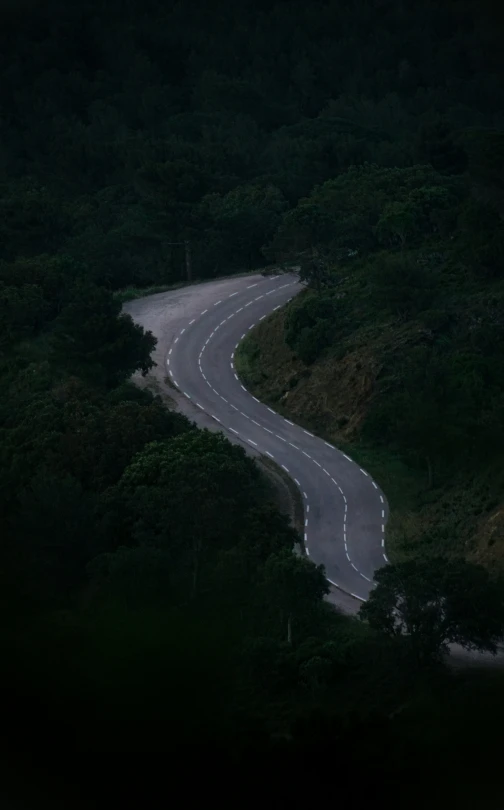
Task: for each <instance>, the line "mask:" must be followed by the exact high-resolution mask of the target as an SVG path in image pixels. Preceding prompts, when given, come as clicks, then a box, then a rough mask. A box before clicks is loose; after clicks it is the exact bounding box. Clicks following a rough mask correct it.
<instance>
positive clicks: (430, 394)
mask: <svg viewBox="0 0 504 810" xmlns="http://www.w3.org/2000/svg"><path fill="white" fill-rule="evenodd" d="M0 14H1V20H0V88H1V89H0V94H1V118H0V380H1V384H2V401H1V403H0V514H1V517H0V534H1V537H2V549H1V560H0V562H1V566H0V585H1V588H0V599H1V600H2V606H3V611H2V614H1V615H2V620H1V631H2V635H1V639H2V645H3V660H4V666H3V670H2V678H3V680H4V690H5V693H8V690H12V693H14V691H15V692H16V694H17V695H19V699H18V700H17V701H14V702H13V704H12V706H11V709H12V716H7V717H4V723H5V724H7V728H8V730H9V731H8V733H10V734H12V735H14V738H15V739H16V741H17V742H18V743H19V745H21V746H23V750H25V746H26V739H25V738H26V729H25V728H24V726H22V725H21V726H20V724H19V717H20V716H21V715H22V716H24V717H29V718H30V721H31V722H30V737H31V739H32V740H33V742H34V745H43V744H44V745H45V744H46V727H47V720H46V713H47V714H48V715H49V716H50V717H51V723H50V725H51V729H52V732H53V734H54V735H55V736H56V737H58V738H59V741H60V743H61V745H62V746H65V747H66V748H67V750H71V751H73V750H84V751H89V750H97V749H98V750H103V751H137V750H141V751H160V750H161V751H165V750H172V749H173V748H175V747H177V748H178V747H179V746H181V745H189V744H192V745H194V744H195V743H196V744H197V745H201V746H203V745H204V744H205V743H208V744H209V743H212V745H216V744H217V743H222V744H223V745H226V746H227V750H228V751H229V750H234V751H238V752H239V751H241V750H242V749H243V747H244V746H245V745H247V746H248V747H249V749H254V750H257V749H259V748H263V749H264V750H266V751H272V752H273V753H274V754H275V755H278V754H279V753H282V751H283V752H284V753H285V751H287V753H288V755H289V756H290V757H292V756H293V755H294V754H295V753H296V751H299V750H301V749H302V746H303V745H306V746H308V747H310V746H313V747H314V749H316V748H317V745H320V746H327V745H330V746H331V747H332V748H331V750H332V751H333V752H334V753H335V755H336V756H337V755H339V756H343V754H344V751H345V749H348V750H350V759H352V757H353V756H354V754H355V752H356V751H358V750H362V749H361V745H362V740H363V739H365V740H366V747H365V750H364V756H365V757H366V758H367V759H369V760H370V761H371V760H374V759H375V758H376V756H377V752H378V751H381V752H383V757H385V756H387V755H388V756H389V757H390V758H391V759H393V761H394V765H395V768H396V769H397V770H398V771H400V770H401V768H402V767H404V768H406V767H407V764H408V762H409V761H410V759H409V758H410V757H411V756H413V754H412V752H417V753H418V752H420V754H422V753H423V752H424V751H425V750H426V749H427V748H431V749H432V748H434V749H436V746H437V745H438V742H437V739H438V738H437V737H436V733H435V732H436V729H435V725H436V723H434V725H433V731H432V732H431V731H430V730H429V731H428V730H426V728H425V727H424V725H423V722H424V718H425V717H427V718H431V719H433V720H434V719H435V718H436V717H438V718H439V716H440V715H441V713H442V712H443V711H445V712H446V716H447V718H449V719H450V722H452V721H453V716H455V717H456V714H457V706H459V705H465V704H466V703H469V704H470V703H471V700H470V699H469V698H468V697H467V695H468V694H470V695H473V702H472V705H471V711H472V714H471V712H469V711H468V712H466V715H465V729H466V731H467V729H468V728H469V727H470V725H471V723H473V724H474V725H475V726H476V722H477V718H479V716H480V710H479V709H480V706H485V699H486V695H481V694H479V693H477V692H476V693H475V692H474V690H473V688H472V686H471V684H467V683H466V682H465V681H464V680H463V679H462V680H461V681H454V679H453V678H451V677H450V676H448V675H447V674H446V673H443V672H438V670H434V672H433V671H431V670H429V671H428V674H425V672H422V674H419V673H418V661H417V658H416V655H415V654H413V655H412V653H411V649H410V646H408V644H403V643H402V642H403V640H404V639H403V638H402V635H401V636H400V637H399V638H396V637H393V638H391V639H388V638H386V634H385V637H384V635H383V630H384V629H385V630H386V628H384V627H383V626H381V625H380V622H377V623H376V627H378V629H377V630H376V631H374V630H373V629H372V628H371V629H369V628H368V627H367V626H365V625H364V624H362V623H358V622H354V621H350V620H348V619H344V618H342V617H340V616H339V615H338V614H337V613H335V611H333V610H332V609H331V608H330V607H329V606H328V605H327V604H326V603H325V602H324V601H323V596H324V594H325V593H326V590H327V587H326V583H325V580H324V576H323V571H321V570H320V569H318V568H316V567H315V566H314V565H312V564H311V563H310V562H309V561H308V560H306V559H304V558H302V557H299V556H297V555H296V554H294V553H293V548H294V545H295V542H296V539H297V537H296V533H295V532H294V530H293V529H292V528H291V527H290V526H289V523H288V521H287V518H286V517H284V516H283V515H281V514H280V513H279V512H278V510H277V509H276V507H275V506H274V504H273V502H272V500H271V497H270V492H269V489H268V487H267V485H266V483H265V481H264V480H263V478H262V476H261V475H260V473H259V471H258V469H257V467H256V466H255V465H254V464H253V463H252V462H251V461H250V460H249V459H248V458H247V457H246V455H245V453H244V452H243V451H241V450H240V449H238V448H237V447H234V446H232V445H231V444H230V443H228V442H227V441H226V440H225V439H224V438H223V436H222V435H220V434H213V433H209V432H205V431H198V430H197V429H196V428H195V426H194V425H192V424H191V423H189V422H188V421H187V420H186V419H185V418H183V417H182V416H180V415H179V414H177V413H175V412H172V411H168V410H166V409H165V408H164V407H163V406H162V405H161V403H160V402H159V401H158V400H157V399H156V398H154V397H153V396H151V395H150V394H148V393H146V392H145V391H142V392H140V391H139V390H136V389H135V388H134V387H133V386H131V385H130V384H129V383H128V379H129V377H130V375H131V374H132V372H134V371H136V370H139V371H141V372H142V373H148V371H149V369H150V368H151V367H152V360H151V356H150V355H151V352H152V349H153V347H154V345H155V339H154V338H153V336H152V335H151V334H149V333H145V332H144V331H143V330H142V329H141V328H140V327H138V326H136V325H135V324H134V323H133V322H132V321H131V319H130V318H129V317H128V316H126V315H124V314H121V310H120V306H119V304H118V302H117V299H116V298H115V297H114V292H115V291H117V290H119V289H122V288H124V287H127V286H131V285H132V286H136V287H145V286H147V285H155V284H164V285H166V284H170V283H173V282H178V281H180V280H181V279H183V278H184V272H185V271H184V253H183V246H182V245H181V244H180V243H183V242H185V241H186V240H189V241H190V243H191V248H192V256H193V265H194V273H195V276H197V277H200V278H205V277H206V278H210V277H213V276H215V275H217V274H218V273H222V272H236V271H238V270H240V269H244V268H253V267H258V266H260V265H261V264H263V263H264V262H265V261H270V260H271V261H272V260H275V261H276V260H283V259H286V258H288V259H289V260H290V259H291V258H293V257H296V258H299V257H301V261H302V272H303V275H304V278H305V279H306V280H307V281H308V282H309V284H310V286H312V287H313V289H312V290H310V292H309V293H308V294H307V295H306V296H305V297H304V298H303V299H302V300H300V301H299V302H296V303H295V304H294V305H293V307H292V308H291V309H290V311H289V314H288V317H287V318H286V331H285V338H286V341H287V343H288V345H289V346H290V347H291V348H292V350H293V351H294V352H295V353H296V355H297V356H299V357H300V358H301V360H302V361H303V363H304V364H306V365H308V366H309V365H310V364H312V363H314V362H315V361H316V360H317V359H318V358H319V357H320V356H321V355H323V353H324V352H327V351H331V350H332V348H333V347H334V346H335V345H337V344H338V343H339V342H341V339H342V337H344V336H345V335H347V334H348V333H349V330H350V329H351V323H352V321H353V320H355V318H367V319H371V320H373V319H376V317H377V313H378V314H379V315H380V317H382V316H383V317H384V318H386V319H392V320H393V321H394V323H405V322H408V320H410V319H412V318H416V319H418V324H419V328H421V330H422V333H421V334H422V335H423V339H422V341H421V342H420V343H418V345H417V346H415V349H414V351H412V352H411V353H408V354H404V353H402V354H400V355H394V356H393V357H391V359H390V363H389V368H391V367H392V365H393V366H394V369H395V372H394V375H393V376H392V377H391V376H390V374H389V375H388V376H387V374H384V375H383V379H382V381H381V383H380V384H381V385H382V386H383V390H386V391H387V392H388V395H387V397H386V398H383V397H382V398H381V399H380V398H377V404H376V407H375V409H374V411H373V414H372V416H370V419H369V425H370V427H369V430H374V432H375V434H376V433H378V432H380V433H381V435H382V436H383V437H384V439H386V440H387V441H391V440H392V439H393V440H394V441H397V442H398V443H399V444H400V445H401V448H403V449H406V450H407V451H408V452H410V453H412V454H413V455H414V456H415V459H418V460H419V463H422V464H423V463H427V464H428V466H429V468H430V469H432V468H433V467H434V469H435V470H437V468H438V467H439V466H441V462H444V460H445V458H446V456H447V455H448V454H450V453H454V454H456V459H457V464H461V463H465V461H466V460H470V461H471V462H474V460H475V459H481V458H483V457H486V455H488V454H493V455H495V456H496V455H498V453H499V452H501V449H502V439H503V436H504V425H503V424H502V407H501V406H502V404H503V400H502V383H503V380H502V369H503V366H502V362H501V360H502V358H501V352H502V341H501V337H502V334H501V333H502V323H501V317H500V314H499V308H500V302H501V295H502V290H501V286H500V285H501V281H502V257H503V249H504V248H503V246H504V236H503V229H502V224H501V212H502V205H503V198H502V165H501V162H500V158H501V157H502V155H503V154H504V147H503V143H504V142H503V140H502V138H501V136H500V131H499V128H500V127H502V125H503V115H502V109H503V108H504V103H503V102H504V95H503V90H502V86H501V84H500V81H499V76H500V71H501V68H502V50H501V48H500V47H499V46H500V41H499V38H498V36H496V35H495V31H494V26H493V25H492V21H491V20H490V19H488V16H485V15H484V14H481V16H480V17H477V16H475V4H473V3H472V2H470V0H466V2H464V3H462V4H461V3H454V2H449V3H446V4H444V6H443V7H442V8H441V7H440V4H439V3H438V2H437V0H436V2H435V0H422V1H421V2H420V0H415V2H408V3H393V2H389V0H381V2H377V1H376V0H358V1H357V2H340V3H336V2H334V1H329V0H328V2H322V1H321V0H320V2H312V3H301V2H299V1H298V0H295V2H290V3H288V4H287V3H285V2H282V1H281V0H277V2H269V1H268V0H262V2H257V1H256V2H252V0H250V2H249V1H248V0H244V2H241V3H239V4H235V5H232V4H231V5H230V4H229V3H224V2H223V1H222V2H221V1H220V0H204V2H203V0H198V1H197V2H194V3H186V2H161V0H142V2H139V0H109V2H107V3H102V2H98V0H80V2H74V3H67V2H63V0H49V2H46V3H42V2H37V0H22V2H21V1H20V2H19V3H16V4H14V3H6V4H4V5H2V8H1V10H0ZM473 28H474V30H473ZM344 278H345V279H348V278H351V279H355V281H354V282H352V283H353V284H354V288H355V289H354V291H353V292H352V295H351V296H350V295H348V294H346V295H340V287H341V283H342V279H344ZM462 295H464V296H466V297H467V298H469V297H470V300H471V306H470V307H467V306H464V307H460V306H459V301H460V298H461V296H462ZM386 322H387V321H386ZM420 378H421V379H422V385H419V379H420ZM419 390H421V396H417V395H418V393H419ZM455 398H456V407H455V405H454V402H455ZM455 411H456V413H455ZM406 413H408V416H409V418H408V420H406V418H405V415H406ZM412 415H413V416H414V417H415V418H414V419H412V418H411V417H412ZM439 424H442V426H443V429H442V431H441V432H439V431H438V433H437V434H434V432H433V429H432V428H433V426H434V425H436V426H437V425H439ZM373 425H374V427H373ZM435 435H436V437H437V438H436V439H434V436H435ZM439 435H441V439H442V440H440V439H439ZM468 437H470V441H468V440H467V438H468ZM429 576H430V575H429ZM422 582H424V580H422ZM429 582H430V580H429ZM429 587H434V585H432V583H431V584H430V585H429ZM377 594H378V591H377ZM370 609H371V608H370ZM371 624H373V622H372V621H371ZM382 624H383V622H382ZM458 629H459V630H460V627H459V628H458ZM466 629H467V628H466ZM487 630H488V628H487ZM392 635H394V634H392ZM445 636H446V638H452V637H453V635H452V636H450V635H449V634H445ZM494 636H495V633H494V632H493V630H492V632H488V633H487V636H484V633H483V632H481V633H480V636H478V638H479V639H481V638H484V641H488V639H490V641H489V642H488V643H489V644H490V646H491V644H493V641H494ZM457 638H458V639H459V640H461V639H462V640H464V639H466V640H467V633H466V635H465V636H464V633H463V632H462V635H461V633H460V632H459V635H458V636H457ZM444 640H445V638H441V640H440V641H439V644H438V645H437V646H436V645H434V648H433V649H434V652H437V649H438V648H439V646H440V645H441V644H442V643H443V642H444ZM430 649H431V651H432V648H430ZM434 657H435V656H434ZM430 658H432V655H431V656H430ZM370 660H372V661H373V666H372V668H370V665H369V661H370ZM497 680H498V679H497ZM499 684H500V681H498V685H499ZM450 690H451V691H450ZM448 692H449V694H450V696H451V697H450V701H451V702H450V701H447V700H446V695H447V693H448ZM404 706H407V707H408V710H407V711H405V712H403V713H402V714H401V716H400V718H399V720H397V719H396V713H397V712H398V711H399V709H401V711H402V709H403V708H404ZM408 712H409V713H408ZM437 722H439V720H438V721H437ZM455 732H456V729H455ZM16 735H17V736H16ZM480 736H481V735H475V739H476V740H477V741H479V739H480ZM456 740H457V737H456V736H455V733H454V737H453V738H451V739H450V744H451V745H453V746H454V747H455V749H456V748H457V746H456ZM478 744H479V742H478ZM438 750H439V753H440V755H441V753H442V755H443V757H446V750H445V747H444V743H443V746H442V745H441V743H439V745H438ZM457 750H458V749H457ZM338 752H339V754H338ZM377 761H379V762H380V763H381V762H382V759H381V758H378V760H377ZM291 765H292V760H291V763H290V767H291Z"/></svg>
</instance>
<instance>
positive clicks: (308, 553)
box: [305, 546, 310, 557]
mask: <svg viewBox="0 0 504 810" xmlns="http://www.w3.org/2000/svg"><path fill="white" fill-rule="evenodd" d="M305 551H306V553H307V555H308V557H309V556H310V549H309V548H308V546H305Z"/></svg>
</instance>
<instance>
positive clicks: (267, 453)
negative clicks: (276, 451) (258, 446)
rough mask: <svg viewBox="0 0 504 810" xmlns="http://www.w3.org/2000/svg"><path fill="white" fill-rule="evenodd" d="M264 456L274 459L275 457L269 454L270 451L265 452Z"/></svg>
mask: <svg viewBox="0 0 504 810" xmlns="http://www.w3.org/2000/svg"><path fill="white" fill-rule="evenodd" d="M266 455H267V456H269V457H270V458H275V456H274V455H273V453H270V451H269V450H266Z"/></svg>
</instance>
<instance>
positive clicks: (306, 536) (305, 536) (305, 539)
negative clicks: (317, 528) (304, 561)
mask: <svg viewBox="0 0 504 810" xmlns="http://www.w3.org/2000/svg"><path fill="white" fill-rule="evenodd" d="M304 541H305V543H307V542H308V534H307V533H306V532H305V533H304Z"/></svg>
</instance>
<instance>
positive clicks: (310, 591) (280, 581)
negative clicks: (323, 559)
mask: <svg viewBox="0 0 504 810" xmlns="http://www.w3.org/2000/svg"><path fill="white" fill-rule="evenodd" d="M327 593H329V586H328V584H327V580H326V578H325V575H324V568H323V566H322V565H318V566H316V565H314V564H313V563H312V562H310V561H309V560H307V559H306V558H305V557H299V556H298V555H296V554H293V553H292V552H291V551H287V550H285V551H282V552H279V553H278V554H272V555H271V556H270V557H269V559H268V560H267V562H266V564H265V566H264V579H263V583H262V594H263V597H264V598H265V599H266V600H267V602H268V603H269V604H270V605H271V606H272V607H274V609H275V610H276V612H277V616H278V618H279V620H280V626H281V627H282V628H283V632H284V633H285V635H286V639H287V642H288V643H289V644H291V643H292V631H293V623H294V622H296V621H297V622H298V623H300V622H301V621H302V620H303V618H305V619H306V618H308V616H307V615H306V614H308V615H309V613H310V611H312V610H313V609H314V608H316V607H317V606H318V603H319V602H320V601H321V600H322V598H323V596H324V595H325V594H327Z"/></svg>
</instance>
